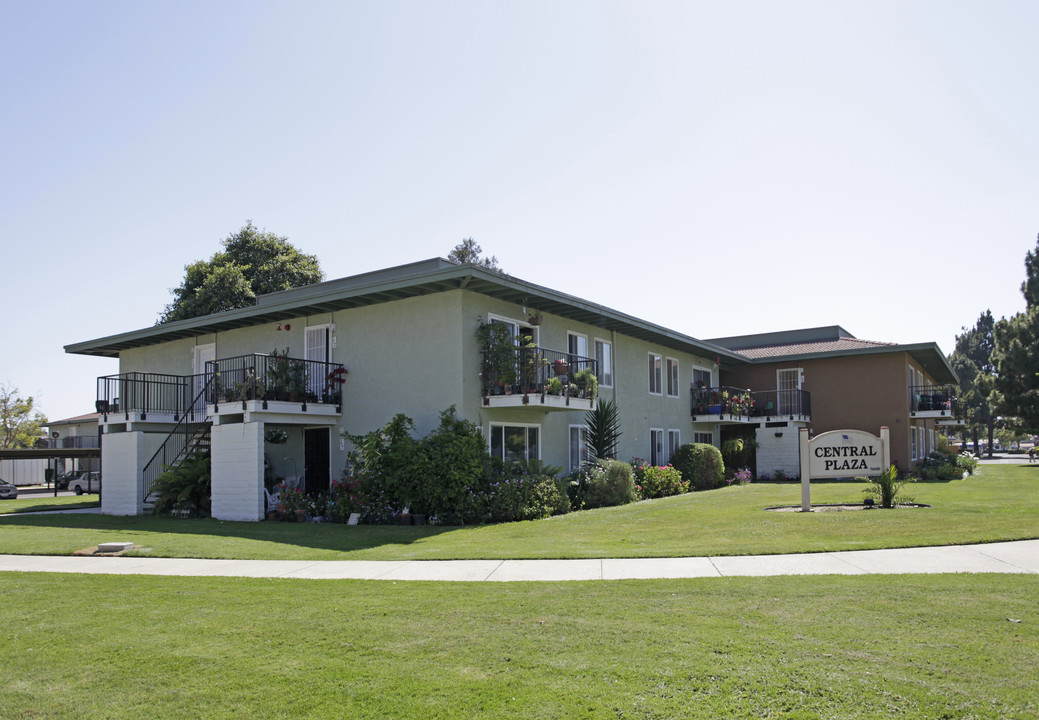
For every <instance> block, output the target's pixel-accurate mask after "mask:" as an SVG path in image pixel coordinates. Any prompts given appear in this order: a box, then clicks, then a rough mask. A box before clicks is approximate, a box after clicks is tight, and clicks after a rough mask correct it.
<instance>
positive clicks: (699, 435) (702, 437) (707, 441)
mask: <svg viewBox="0 0 1039 720" xmlns="http://www.w3.org/2000/svg"><path fill="white" fill-rule="evenodd" d="M693 442H694V443H699V444H703V445H713V444H714V435H713V434H712V433H709V432H694V433H693Z"/></svg>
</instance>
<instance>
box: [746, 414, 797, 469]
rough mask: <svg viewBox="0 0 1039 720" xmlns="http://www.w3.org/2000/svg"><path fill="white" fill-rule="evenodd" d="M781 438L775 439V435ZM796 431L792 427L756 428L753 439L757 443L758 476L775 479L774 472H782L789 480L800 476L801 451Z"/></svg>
mask: <svg viewBox="0 0 1039 720" xmlns="http://www.w3.org/2000/svg"><path fill="white" fill-rule="evenodd" d="M777 432H778V433H782V434H783V436H782V437H776V433H777ZM797 433H798V429H797V428H796V427H794V426H787V427H782V428H776V427H763V428H758V429H757V432H756V433H755V439H756V440H757V441H758V450H757V470H758V475H759V476H762V475H764V474H766V473H767V474H768V475H769V476H770V477H775V474H776V471H782V472H783V473H785V474H786V476H787V477H789V478H795V477H800V475H801V451H800V447H799V445H798V435H797Z"/></svg>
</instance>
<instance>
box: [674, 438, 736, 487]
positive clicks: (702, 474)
mask: <svg viewBox="0 0 1039 720" xmlns="http://www.w3.org/2000/svg"><path fill="white" fill-rule="evenodd" d="M671 465H672V466H673V467H675V468H676V469H677V470H678V471H679V472H680V473H681V474H682V479H683V480H685V481H686V482H688V483H689V488H690V489H691V490H713V489H714V488H719V487H722V486H723V485H724V484H725V463H723V462H722V454H721V452H720V451H719V450H718V448H716V447H714V446H713V445H707V444H705V443H689V444H687V445H683V446H682V447H680V448H678V450H676V451H675V454H674V455H672V456H671Z"/></svg>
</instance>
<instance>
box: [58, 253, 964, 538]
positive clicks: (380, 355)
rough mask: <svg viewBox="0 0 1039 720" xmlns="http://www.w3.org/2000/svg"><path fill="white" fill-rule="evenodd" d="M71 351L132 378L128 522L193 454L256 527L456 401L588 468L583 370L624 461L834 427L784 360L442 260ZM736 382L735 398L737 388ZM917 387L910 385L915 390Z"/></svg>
mask: <svg viewBox="0 0 1039 720" xmlns="http://www.w3.org/2000/svg"><path fill="white" fill-rule="evenodd" d="M488 324H491V325H499V326H505V327H506V328H507V334H508V336H509V337H510V338H512V340H511V342H510V347H512V348H513V349H510V350H509V351H508V352H511V353H513V354H512V355H508V353H507V355H508V357H509V358H511V359H509V360H508V361H507V362H505V363H504V365H503V363H501V362H499V363H498V364H497V365H492V364H489V363H488V362H486V361H485V354H484V352H483V349H484V348H483V346H482V345H481V341H480V340H479V339H478V337H477V334H478V331H479V329H480V327H481V325H488ZM934 350H935V352H937V354H938V356H941V354H940V352H938V351H937V348H936V347H935V348H934ZM66 351H67V352H70V353H78V354H85V355H100V356H106V357H117V358H119V373H118V374H117V375H115V376H110V377H104V378H99V379H98V399H97V408H96V409H97V411H98V412H99V413H100V420H99V422H100V424H101V426H102V429H103V435H102V438H103V442H102V467H103V473H104V491H103V495H102V511H103V512H105V513H107V514H116V515H132V514H139V513H141V512H143V510H144V507H145V503H146V499H147V495H148V493H149V489H150V485H151V483H152V482H153V481H154V478H155V477H156V476H157V475H158V472H160V471H161V469H162V466H163V465H166V464H174V463H176V462H178V461H179V459H180V458H182V457H184V456H185V455H186V454H188V453H190V452H192V451H193V449H196V448H199V449H208V451H209V452H210V453H211V457H212V512H213V515H214V517H217V518H220V519H225V520H259V519H260V518H262V517H263V516H264V499H265V493H264V487H265V482H266V483H267V484H269V483H270V479H271V477H275V476H276V477H284V478H288V479H290V481H291V480H292V479H296V478H303V481H304V482H305V485H306V487H307V488H308V489H310V490H322V489H324V488H327V486H328V483H329V481H330V480H331V479H334V478H337V477H338V476H339V474H340V473H341V472H342V470H343V468H344V466H345V463H346V455H347V450H348V449H349V448H348V442H347V441H346V440H345V439H344V438H343V435H344V433H345V434H362V433H365V432H368V431H370V430H373V429H375V428H378V427H380V426H382V425H384V424H385V423H386V422H387V421H388V420H390V419H391V418H392V417H393V416H394V415H395V414H397V413H404V414H406V415H408V416H410V417H411V418H413V419H414V421H415V425H416V430H417V431H418V432H419V433H422V434H424V433H426V432H428V431H430V430H432V429H433V428H434V427H435V426H436V425H437V423H438V421H439V416H440V413H441V412H442V411H443V410H445V409H447V408H449V407H451V406H454V407H455V409H456V411H457V412H458V414H459V415H460V416H461V417H464V418H467V419H469V420H471V421H473V422H475V423H477V424H478V425H479V426H480V427H481V428H482V430H483V432H484V435H485V436H486V438H487V441H488V449H489V451H490V452H491V453H492V454H494V455H497V456H498V457H501V458H503V459H507V460H511V459H533V458H536V459H540V460H542V461H544V462H547V463H550V464H553V465H559V466H563V467H566V468H573V467H576V466H577V465H579V464H580V463H581V461H582V460H583V459H585V456H584V455H583V453H584V450H583V433H584V422H585V413H586V412H587V410H589V409H590V408H591V407H592V406H593V404H594V402H595V400H594V398H593V397H592V393H591V392H589V391H587V390H586V389H585V387H584V386H583V385H582V387H580V388H578V385H577V384H576V382H577V381H578V380H580V377H579V373H580V371H581V370H587V371H591V373H594V375H595V377H596V378H597V385H598V397H599V398H603V399H612V400H614V401H615V402H616V403H617V405H618V408H619V410H620V417H621V430H622V432H623V435H622V436H621V440H620V447H619V452H618V457H619V458H620V459H623V460H629V459H631V458H633V457H640V458H644V459H646V460H647V461H650V462H653V463H655V464H664V463H666V462H667V460H668V458H669V457H670V454H671V453H672V452H673V451H674V450H675V449H676V448H677V447H678V446H679V445H681V444H685V443H689V442H707V443H713V444H719V443H720V442H721V441H722V435H723V432H732V431H733V430H732V429H733V428H738V429H739V431H740V432H748V431H749V432H757V433H758V434H759V435H761V436H762V437H771V438H773V441H772V442H770V443H767V446H766V445H763V452H761V453H760V454H759V461H758V466H759V467H758V470H759V472H762V470H763V469H767V468H768V467H770V463H773V462H778V463H785V462H786V457H787V455H788V454H789V452H788V448H787V447H786V446H785V444H784V443H783V442H782V441H781V438H777V435H779V434H782V436H783V437H786V436H787V435H789V436H790V443H793V446H794V447H795V451H796V436H797V428H798V427H803V426H805V425H808V426H809V427H813V429H814V430H815V431H816V432H823V431H825V430H826V429H828V428H823V427H816V426H815V423H813V420H814V418H813V416H812V409H813V407H814V406H818V403H819V402H820V400H819V398H818V397H814V398H811V399H809V391H808V390H807V389H806V388H805V387H803V383H802V384H801V385H797V386H796V387H778V386H777V385H776V379H775V378H776V372H777V371H776V369H775V368H774V367H773V368H772V369H771V370H767V371H763V373H762V374H759V375H754V374H753V370H752V368H754V367H756V366H757V364H759V363H762V362H763V363H764V365H769V364H770V363H772V362H773V361H772V360H771V359H769V360H766V361H761V360H759V359H756V358H751V357H748V355H747V354H746V352H745V350H743V349H742V348H740V347H736V346H734V349H728V348H727V347H726V346H725V343H723V342H707V341H702V340H697V339H695V338H692V337H689V336H686V335H683V334H681V333H677V332H674V331H672V330H669V329H667V328H664V327H660V326H658V325H654V324H653V323H651V322H648V321H645V320H641V319H638V318H635V317H631V316H629V315H625V314H623V313H620V312H617V311H616V310H612V309H610V308H607V307H603V306H601V305H597V304H594V303H590V302H587V301H584V300H581V299H579V298H575V297H572V296H569V295H566V294H564V293H561V292H558V291H555V290H552V289H549V288H546V287H542V286H539V285H535V284H533V283H529V282H526V281H523V280H519V279H517V278H514V277H510V276H508V275H504V274H501V273H498V272H495V271H493V270H489V269H487V268H484V267H481V266H478V265H469V264H466V265H459V264H456V263H454V262H451V261H448V260H444V259H440V258H436V259H432V260H427V261H423V262H418V263H413V264H409V265H403V266H399V267H394V268H389V269H386V270H381V271H377V272H372V273H367V274H363V275H357V276H353V277H348V278H342V279H338V280H331V281H328V282H323V283H320V284H317V285H311V286H307V287H302V288H297V289H294V290H287V291H284V292H279V293H273V294H270V295H264V296H261V297H259V298H258V299H257V302H256V305H255V306H254V307H250V308H245V309H240V310H232V311H228V312H223V313H217V314H214V315H209V316H205V317H200V318H194V319H190V320H184V321H178V322H172V323H167V324H163V325H156V326H153V327H149V328H145V329H142V330H136V331H132V332H127V333H122V334H118V335H112V336H108V337H104V338H100V339H97V340H90V341H87V342H81V343H75V344H72V345H68V346H66ZM942 361H943V362H944V357H943V358H942ZM502 367H506V370H505V371H504V372H503V371H502ZM918 370H919V372H920V373H921V375H920V380H921V383H920V384H921V385H923V384H925V383H926V382H935V383H937V382H938V381H941V382H946V381H948V380H950V379H951V380H952V381H953V382H954V381H955V378H954V376H952V374H951V373H952V371H951V370H950V369H948V365H947V364H945V367H944V368H938V372H937V375H934V376H933V377H932V374H933V373H934V372H935V370H934V368H933V367H932V368H931V369H930V370H928V369H927V368H922V369H920V368H918ZM928 372H930V373H932V374H928ZM741 373H750V374H741ZM585 374H587V373H585ZM492 375H494V377H492ZM727 377H732V378H734V379H735V380H733V382H735V381H736V380H739V381H740V382H737V383H736V386H739V387H740V388H741V389H739V390H736V389H734V388H735V386H734V388H733V389H725V388H726V386H727V385H731V384H732V383H731V382H730V381H729V380H727V379H726V378H727ZM810 377H811V376H810ZM744 380H746V382H743V381H744ZM783 381H784V382H786V383H787V384H788V385H789V384H790V382H789V381H790V375H789V373H787V374H784V375H783ZM755 383H760V387H753V385H754V384H755ZM906 387H907V386H906V384H905V383H903V384H901V385H900V386H899V389H898V392H899V393H902V394H903V395H905V397H906V398H908V397H909V395H908V394H907V393H908V392H909V391H907V390H906ZM560 388H561V389H560ZM791 391H792V392H791ZM827 392H829V390H827ZM900 397H901V396H900ZM715 400H717V401H718V402H714V401H715ZM907 402H908V401H907ZM766 413H768V414H766ZM881 414H882V413H881ZM878 417H879V416H878ZM872 421H873V417H872V416H871V417H870V422H872ZM889 422H892V423H894V422H895V420H894V419H892V420H890V421H889ZM780 428H789V432H782V433H781V430H780ZM876 431H877V430H876V429H874V430H873V432H876ZM777 440H778V441H779V442H777ZM778 467H779V466H778V465H777V468H778Z"/></svg>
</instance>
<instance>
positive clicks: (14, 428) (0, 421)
mask: <svg viewBox="0 0 1039 720" xmlns="http://www.w3.org/2000/svg"><path fill="white" fill-rule="evenodd" d="M46 424H47V418H46V416H45V415H44V414H43V413H41V412H40V411H39V410H37V409H36V406H35V400H34V399H33V397H32V396H31V395H30V396H28V397H23V396H22V395H21V394H20V393H19V392H18V388H14V387H8V386H7V385H4V384H0V448H4V449H5V450H6V449H10V448H31V447H35V446H36V441H37V440H38V439H39V437H40V432H41V430H42V429H43V426H44V425H46Z"/></svg>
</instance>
